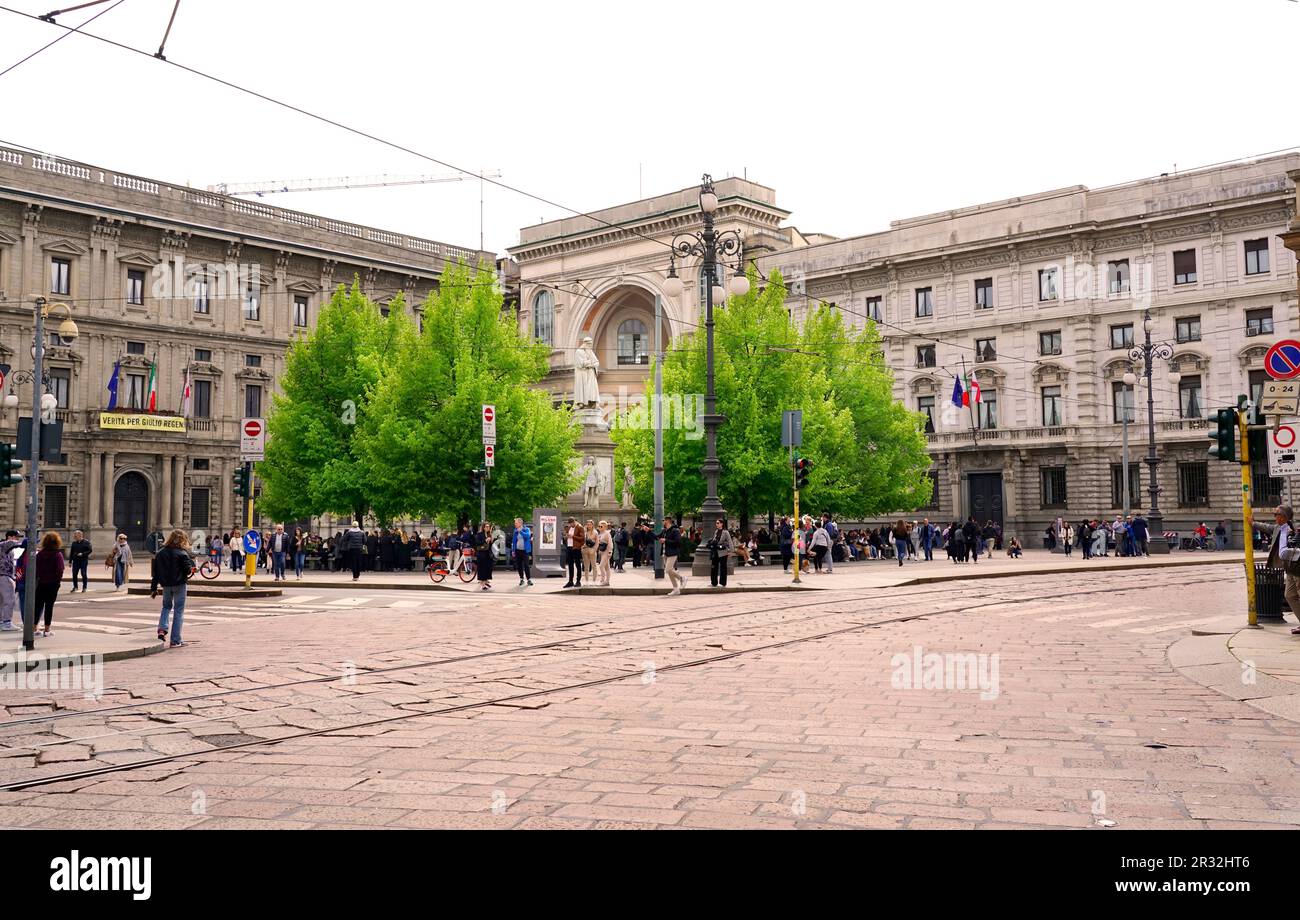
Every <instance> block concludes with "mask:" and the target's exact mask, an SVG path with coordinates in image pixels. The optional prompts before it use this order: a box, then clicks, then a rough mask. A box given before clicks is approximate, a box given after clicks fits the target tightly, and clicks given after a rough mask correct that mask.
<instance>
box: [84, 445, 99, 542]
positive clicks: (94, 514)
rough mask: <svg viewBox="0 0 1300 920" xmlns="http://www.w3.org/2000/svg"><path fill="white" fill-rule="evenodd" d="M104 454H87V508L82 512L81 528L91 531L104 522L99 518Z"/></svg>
mask: <svg viewBox="0 0 1300 920" xmlns="http://www.w3.org/2000/svg"><path fill="white" fill-rule="evenodd" d="M102 456H103V455H102V454H98V453H93V452H92V453H89V454H87V455H86V489H87V493H86V495H87V497H86V504H85V510H84V511H83V512H82V513H81V518H82V521H81V529H82V530H84V531H86V533H90V531H91V530H93V529H94V528H96V527H99V526H101V525H102V524H103V521H101V520H100V519H99V512H100V501H99V492H100V476H101V470H100V465H101V462H102V461H101V459H100V458H101V457H102Z"/></svg>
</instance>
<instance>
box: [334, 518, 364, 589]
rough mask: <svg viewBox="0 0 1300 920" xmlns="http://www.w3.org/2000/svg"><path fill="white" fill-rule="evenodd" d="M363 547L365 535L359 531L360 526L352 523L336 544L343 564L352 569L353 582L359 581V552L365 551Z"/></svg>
mask: <svg viewBox="0 0 1300 920" xmlns="http://www.w3.org/2000/svg"><path fill="white" fill-rule="evenodd" d="M365 545H366V534H365V532H364V531H363V530H362V529H361V524H360V523H359V522H357V521H353V522H352V526H351V527H349V528H348V529H347V530H346V531H344V533H343V537H342V539H340V540H339V542H338V546H339V550H340V552H341V555H342V557H343V560H344V564H345V565H346V566H347V567H348V568H350V569H352V580H353V581H359V580H360V578H361V552H362V550H363V549H365Z"/></svg>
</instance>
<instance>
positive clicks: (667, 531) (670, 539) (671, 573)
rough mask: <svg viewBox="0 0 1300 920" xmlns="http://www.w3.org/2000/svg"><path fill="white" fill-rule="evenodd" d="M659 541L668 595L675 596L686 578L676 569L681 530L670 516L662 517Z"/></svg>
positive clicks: (680, 545)
mask: <svg viewBox="0 0 1300 920" xmlns="http://www.w3.org/2000/svg"><path fill="white" fill-rule="evenodd" d="M579 530H581V528H579ZM659 542H660V543H662V544H663V559H664V574H665V575H667V576H668V582H669V583H670V584H671V585H672V586H673V587H672V590H671V591H669V592H668V596H669V597H675V596H676V595H678V594H681V593H682V588H685V587H686V578H685V576H683V575H682V574H681V573H680V572H678V571H677V555H678V553H680V552H681V548H682V530H681V528H680V527H678V526H677V525H676V524H675V523H674V522H673V519H672V518H670V517H666V518H664V527H663V531H662V532H661V533H660V534H659Z"/></svg>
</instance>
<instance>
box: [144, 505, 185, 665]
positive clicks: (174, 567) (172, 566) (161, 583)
mask: <svg viewBox="0 0 1300 920" xmlns="http://www.w3.org/2000/svg"><path fill="white" fill-rule="evenodd" d="M193 571H194V560H193V559H192V558H191V557H190V538H189V537H188V536H186V535H185V531H183V530H180V529H179V528H178V529H176V530H173V531H172V532H171V536H169V537H168V538H167V542H166V544H164V545H163V548H162V549H161V550H159V551H158V553H157V554H156V555H155V556H154V557H153V566H152V568H151V570H150V576H149V596H150V597H157V596H158V589H159V588H162V594H163V599H162V613H161V614H160V615H159V617H158V641H159V642H163V641H166V639H167V633H168V630H169V629H170V631H171V647H172V648H179V647H181V646H182V645H184V644H185V642H184V640H183V639H182V638H181V626H182V624H183V623H184V621H185V592H186V586H187V584H188V583H189V580H190V574H191V573H192V572H193Z"/></svg>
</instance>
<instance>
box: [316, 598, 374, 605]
mask: <svg viewBox="0 0 1300 920" xmlns="http://www.w3.org/2000/svg"><path fill="white" fill-rule="evenodd" d="M368 599H369V598H365V597H340V598H339V599H338V600H335V601H330V602H329V603H328V604H326V605H325V606H327V607H360V606H361V605H362V604H364V603H365V602H366V601H367V600H368Z"/></svg>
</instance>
